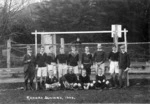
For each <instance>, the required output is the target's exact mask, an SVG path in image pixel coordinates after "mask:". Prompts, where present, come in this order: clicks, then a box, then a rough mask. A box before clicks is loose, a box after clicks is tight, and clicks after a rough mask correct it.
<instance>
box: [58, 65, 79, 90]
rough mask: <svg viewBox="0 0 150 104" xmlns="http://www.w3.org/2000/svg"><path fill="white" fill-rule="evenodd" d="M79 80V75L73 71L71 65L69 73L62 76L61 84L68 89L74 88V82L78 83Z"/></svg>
mask: <svg viewBox="0 0 150 104" xmlns="http://www.w3.org/2000/svg"><path fill="white" fill-rule="evenodd" d="M77 82H78V80H77V76H76V74H74V73H73V71H72V68H71V67H69V69H68V72H67V74H65V75H64V76H62V77H61V78H60V83H61V86H62V87H64V88H66V89H73V87H74V84H76V83H77Z"/></svg>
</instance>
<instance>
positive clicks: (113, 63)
mask: <svg viewBox="0 0 150 104" xmlns="http://www.w3.org/2000/svg"><path fill="white" fill-rule="evenodd" d="M108 59H109V62H110V70H109V73H110V74H111V84H112V87H113V88H117V87H118V84H117V82H118V79H119V78H118V74H119V66H118V59H119V52H118V51H117V48H116V46H115V45H113V46H112V52H110V53H109V55H108Z"/></svg>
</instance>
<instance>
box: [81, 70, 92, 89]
mask: <svg viewBox="0 0 150 104" xmlns="http://www.w3.org/2000/svg"><path fill="white" fill-rule="evenodd" d="M79 82H80V83H81V86H82V89H86V90H87V89H89V88H92V87H93V84H92V83H90V77H89V76H88V75H87V73H86V70H84V69H83V70H82V73H81V75H79Z"/></svg>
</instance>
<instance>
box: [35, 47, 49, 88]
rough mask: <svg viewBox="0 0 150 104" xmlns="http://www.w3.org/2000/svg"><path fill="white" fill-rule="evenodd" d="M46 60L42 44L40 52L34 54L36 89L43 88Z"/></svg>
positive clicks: (45, 75)
mask: <svg viewBox="0 0 150 104" xmlns="http://www.w3.org/2000/svg"><path fill="white" fill-rule="evenodd" d="M46 60H47V55H46V53H45V52H44V47H43V46H42V47H41V49H40V53H38V54H37V56H36V69H37V81H38V89H45V81H46V77H47V68H46Z"/></svg>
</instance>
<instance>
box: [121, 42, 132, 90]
mask: <svg viewBox="0 0 150 104" xmlns="http://www.w3.org/2000/svg"><path fill="white" fill-rule="evenodd" d="M120 49H121V52H120V54H119V86H120V88H122V87H124V88H126V87H127V73H128V70H129V67H130V58H129V55H128V53H127V52H126V51H125V45H122V46H120ZM123 83H124V85H123Z"/></svg>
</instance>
